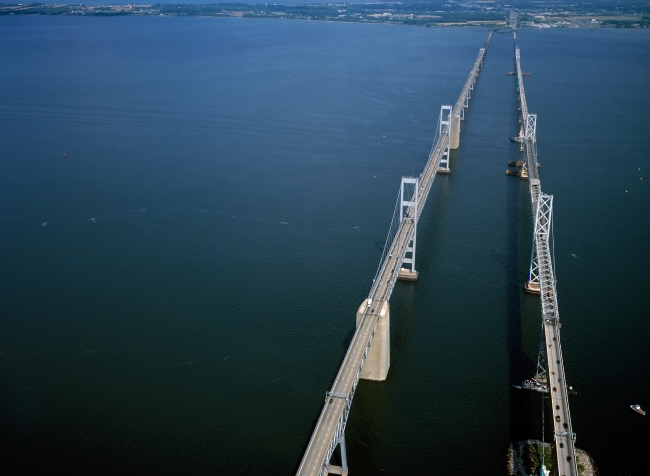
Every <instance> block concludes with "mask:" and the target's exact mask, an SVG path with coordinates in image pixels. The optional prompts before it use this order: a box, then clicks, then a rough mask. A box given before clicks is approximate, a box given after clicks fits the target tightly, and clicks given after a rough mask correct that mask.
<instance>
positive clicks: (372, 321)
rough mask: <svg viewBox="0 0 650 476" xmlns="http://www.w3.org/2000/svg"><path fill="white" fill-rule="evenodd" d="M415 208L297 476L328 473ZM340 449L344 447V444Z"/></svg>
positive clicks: (429, 169)
mask: <svg viewBox="0 0 650 476" xmlns="http://www.w3.org/2000/svg"><path fill="white" fill-rule="evenodd" d="M491 36H492V32H489V34H488V38H487V41H486V44H485V47H484V48H481V49H480V50H479V55H478V57H477V59H476V61H475V62H474V66H473V68H472V70H471V72H470V74H469V77H468V79H467V81H466V82H465V85H464V87H463V90H462V92H461V95H460V97H459V99H458V101H457V102H456V105H455V106H454V108H453V110H452V114H451V117H450V121H449V122H450V124H449V125H447V126H446V127H445V129H444V130H443V131H442V133H441V134H440V137H439V138H438V141H437V142H436V144H435V146H434V147H433V149H432V151H431V154H430V155H429V159H428V161H427V164H426V166H425V168H424V171H423V172H422V174H421V176H420V186H419V192H418V203H419V204H420V205H419V207H418V213H417V214H418V216H419V215H420V214H421V210H422V208H423V207H424V203H425V202H426V199H427V196H428V194H429V191H430V189H431V185H432V184H433V180H434V179H435V176H436V173H437V171H438V167H439V164H440V159H441V158H442V154H443V152H444V151H445V149H446V147H447V146H448V144H449V138H450V134H451V131H452V130H453V128H454V126H455V125H456V122H457V121H460V112H461V109H463V108H464V107H467V100H468V97H469V95H470V94H471V90H472V89H473V86H474V83H475V82H476V77H477V75H478V72H479V69H480V67H481V65H482V64H483V59H484V57H485V51H486V49H487V46H488V45H489V41H490V38H491ZM414 215H415V213H414V210H413V208H412V207H411V208H409V209H408V210H407V212H406V214H405V217H404V219H403V220H402V222H401V223H400V227H399V229H398V232H397V235H396V237H395V239H394V240H393V243H392V244H391V247H390V251H389V253H388V258H387V259H386V260H385V262H384V263H383V264H382V265H381V268H380V272H379V275H378V277H377V278H376V279H375V284H374V285H373V287H372V290H371V292H370V296H369V298H368V300H369V301H370V305H369V306H366V309H365V311H364V313H363V317H362V319H361V320H360V322H359V324H358V326H357V329H356V332H355V334H354V337H353V338H352V342H351V343H350V346H349V348H348V350H347V352H346V354H345V357H344V359H343V363H342V365H341V367H340V368H339V371H338V374H337V376H336V379H335V381H334V384H333V385H332V389H331V391H330V392H328V394H327V396H326V399H325V404H324V406H323V410H322V411H321V414H320V417H319V419H318V422H317V424H316V428H315V429H314V432H313V433H312V437H311V439H310V441H309V445H308V446H307V450H306V451H305V454H304V456H303V460H302V462H301V463H300V467H299V468H298V472H297V474H298V475H309V476H315V475H323V474H326V473H327V467H328V464H329V460H330V458H331V456H332V453H333V452H334V449H335V448H336V446H337V445H338V444H339V443H340V441H341V439H342V437H343V435H344V431H345V424H346V422H347V416H348V413H349V410H350V406H351V404H352V398H353V396H354V391H355V390H356V387H357V384H358V382H359V378H360V376H361V371H362V369H363V364H364V362H365V358H366V356H367V354H368V351H369V349H370V345H371V344H372V338H373V337H374V332H375V328H376V325H377V321H378V319H379V317H380V313H381V312H382V310H384V309H385V307H384V304H385V303H387V302H388V301H389V300H390V296H391V294H392V291H393V288H394V286H395V281H396V280H397V274H398V272H399V269H400V267H401V265H402V262H403V259H404V256H405V254H406V248H407V246H408V244H409V242H410V241H411V238H412V236H413V231H414V228H415V221H414V220H415V219H417V217H415V216H414ZM343 444H344V442H343Z"/></svg>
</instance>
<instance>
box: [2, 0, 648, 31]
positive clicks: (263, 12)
mask: <svg viewBox="0 0 650 476" xmlns="http://www.w3.org/2000/svg"><path fill="white" fill-rule="evenodd" d="M510 11H515V12H516V14H517V16H518V26H519V27H520V28H521V27H524V28H526V27H531V28H650V3H638V4H635V3H631V2H625V1H595V2H590V3H586V2H577V3H568V2H563V1H555V2H554V1H547V2H542V1H511V2H504V1H490V0H483V1H481V0H476V1H468V2H462V3H461V2H455V1H447V2H444V1H432V2H412V3H411V2H407V3H404V2H391V3H388V2H385V3H328V4H316V3H314V4H296V5H292V4H284V5H281V4H269V3H264V4H251V3H212V4H207V3H205V4H204V3H199V4H172V3H157V4H110V5H84V4H75V5H65V4H43V3H31V4H29V5H28V4H16V3H13V4H5V3H0V15H94V16H124V15H152V16H203V17H241V18H276V19H285V20H286V19H291V20H320V21H343V22H360V23H389V24H391V23H392V24H404V25H415V26H426V27H440V26H466V27H470V26H489V27H505V26H508V25H509V22H508V18H509V15H510Z"/></svg>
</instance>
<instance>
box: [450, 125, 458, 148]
mask: <svg viewBox="0 0 650 476" xmlns="http://www.w3.org/2000/svg"><path fill="white" fill-rule="evenodd" d="M458 147H460V117H457V118H456V124H454V127H453V128H452V129H451V137H450V138H449V148H450V149H458Z"/></svg>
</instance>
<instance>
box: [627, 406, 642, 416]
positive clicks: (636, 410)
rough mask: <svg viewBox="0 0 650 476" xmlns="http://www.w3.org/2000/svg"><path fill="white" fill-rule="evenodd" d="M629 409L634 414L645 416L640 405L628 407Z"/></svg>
mask: <svg viewBox="0 0 650 476" xmlns="http://www.w3.org/2000/svg"><path fill="white" fill-rule="evenodd" d="M630 408H631V409H632V410H634V411H635V412H637V413H640V414H641V415H644V416H645V412H644V411H643V410H642V409H641V405H630Z"/></svg>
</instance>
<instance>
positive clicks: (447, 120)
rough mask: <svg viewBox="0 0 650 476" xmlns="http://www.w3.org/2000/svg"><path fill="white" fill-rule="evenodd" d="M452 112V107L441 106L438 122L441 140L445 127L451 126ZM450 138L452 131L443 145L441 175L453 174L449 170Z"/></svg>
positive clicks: (439, 171)
mask: <svg viewBox="0 0 650 476" xmlns="http://www.w3.org/2000/svg"><path fill="white" fill-rule="evenodd" d="M451 111H452V108H451V106H440V120H439V121H438V123H439V124H440V130H439V131H438V134H439V135H440V137H441V138H442V133H443V132H444V130H445V127H446V126H448V125H450V124H451ZM450 136H451V131H449V135H447V138H446V141H445V143H444V145H443V147H444V150H443V152H442V157H440V164H438V173H439V174H448V173H450V172H451V170H449V151H450V140H449V139H450Z"/></svg>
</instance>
